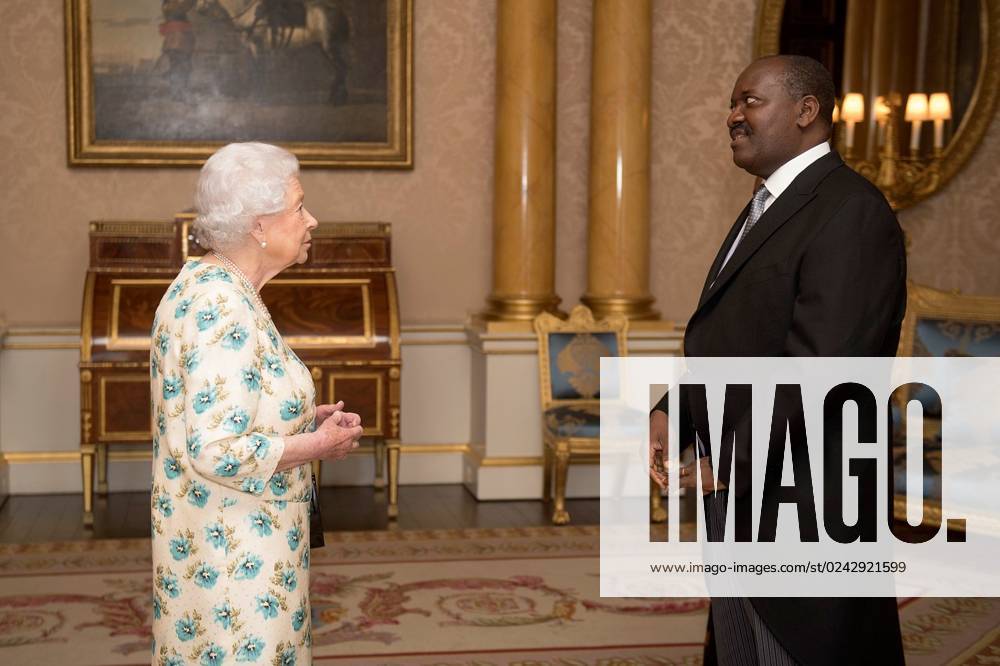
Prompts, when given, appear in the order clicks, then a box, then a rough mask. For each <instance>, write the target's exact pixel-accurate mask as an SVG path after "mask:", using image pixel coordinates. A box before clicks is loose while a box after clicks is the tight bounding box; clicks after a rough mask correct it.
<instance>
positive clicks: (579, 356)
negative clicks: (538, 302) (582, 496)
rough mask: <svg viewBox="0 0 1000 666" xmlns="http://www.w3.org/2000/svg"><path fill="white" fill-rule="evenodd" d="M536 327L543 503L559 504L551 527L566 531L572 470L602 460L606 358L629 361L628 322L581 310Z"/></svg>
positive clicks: (657, 510) (541, 319) (541, 320)
mask: <svg viewBox="0 0 1000 666" xmlns="http://www.w3.org/2000/svg"><path fill="white" fill-rule="evenodd" d="M534 326H535V333H536V334H537V335H538V369H539V385H540V387H541V399H542V443H543V446H542V448H543V452H544V457H543V460H544V465H543V475H544V477H543V486H542V497H543V499H544V500H545V501H549V500H554V506H553V511H552V522H553V523H555V524H556V525H565V524H566V523H568V522H569V519H570V517H569V512H567V511H566V475H567V471H568V468H569V464H570V463H571V462H590V463H596V462H599V460H600V434H601V433H600V430H601V428H600V399H601V395H600V388H601V381H600V379H601V377H600V370H601V357H602V356H625V355H627V350H626V342H625V338H626V333H627V332H628V320H627V319H626V318H625V317H623V316H621V315H612V316H609V317H608V318H606V319H603V320H601V321H594V315H593V313H591V311H590V309H589V308H587V307H586V306H584V305H577V306H576V307H575V308H573V311H572V312H571V313H570V316H569V319H567V320H565V321H564V320H562V319H559V318H558V317H556V316H554V315H551V314H549V313H547V312H546V313H542V314H540V315H538V316H537V317H535V320H534ZM553 487H554V490H555V493H554V496H553ZM652 497H653V506H654V511H653V517H654V519H664V518H665V517H666V516H665V512H664V509H663V508H662V503H661V499H660V494H659V492H654V493H652ZM661 514H662V517H661Z"/></svg>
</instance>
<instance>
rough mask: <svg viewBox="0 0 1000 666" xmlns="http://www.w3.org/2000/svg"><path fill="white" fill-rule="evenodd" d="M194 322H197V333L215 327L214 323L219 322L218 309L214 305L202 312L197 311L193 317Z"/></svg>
mask: <svg viewBox="0 0 1000 666" xmlns="http://www.w3.org/2000/svg"><path fill="white" fill-rule="evenodd" d="M194 318H195V321H197V322H198V330H199V331H207V330H208V329H210V328H212V327H213V326H215V323H216V322H217V321H219V308H217V307H216V306H214V305H209V306H208V307H207V308H205V309H204V310H198V312H196V313H195V315H194Z"/></svg>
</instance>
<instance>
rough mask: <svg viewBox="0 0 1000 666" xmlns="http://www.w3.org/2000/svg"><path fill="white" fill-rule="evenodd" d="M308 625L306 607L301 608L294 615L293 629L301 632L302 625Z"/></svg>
mask: <svg viewBox="0 0 1000 666" xmlns="http://www.w3.org/2000/svg"><path fill="white" fill-rule="evenodd" d="M305 623H306V607H305V606H299V607H298V608H296V609H295V612H294V613H292V629H294V630H295V631H299V630H300V629H302V625H303V624H305Z"/></svg>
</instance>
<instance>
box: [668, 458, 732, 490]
mask: <svg viewBox="0 0 1000 666" xmlns="http://www.w3.org/2000/svg"><path fill="white" fill-rule="evenodd" d="M695 465H698V466H699V467H701V469H700V470H699V472H700V474H701V494H702V495H707V494H708V493H710V492H712V491H714V490H725V489H726V484H724V483H721V482H720V483H719V487H718V488H716V487H715V483H714V481H713V477H712V466H711V465H710V464H709V462H708V458H707V457H704V458H698V460H696V461H694V462H690V463H688V464H687V465H684V467H681V471H680V474H679V477H680V486H681V488H694V487H695V469H694V468H695Z"/></svg>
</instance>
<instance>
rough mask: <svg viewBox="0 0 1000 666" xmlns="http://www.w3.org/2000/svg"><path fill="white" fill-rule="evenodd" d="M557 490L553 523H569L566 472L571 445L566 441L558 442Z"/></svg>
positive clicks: (556, 456)
mask: <svg viewBox="0 0 1000 666" xmlns="http://www.w3.org/2000/svg"><path fill="white" fill-rule="evenodd" d="M555 458H556V492H555V507H554V508H553V510H552V523H553V524H554V525H566V524H568V523H569V511H567V510H566V473H567V472H568V471H569V447H568V446H567V445H566V443H565V442H558V443H557V444H556V455H555Z"/></svg>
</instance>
